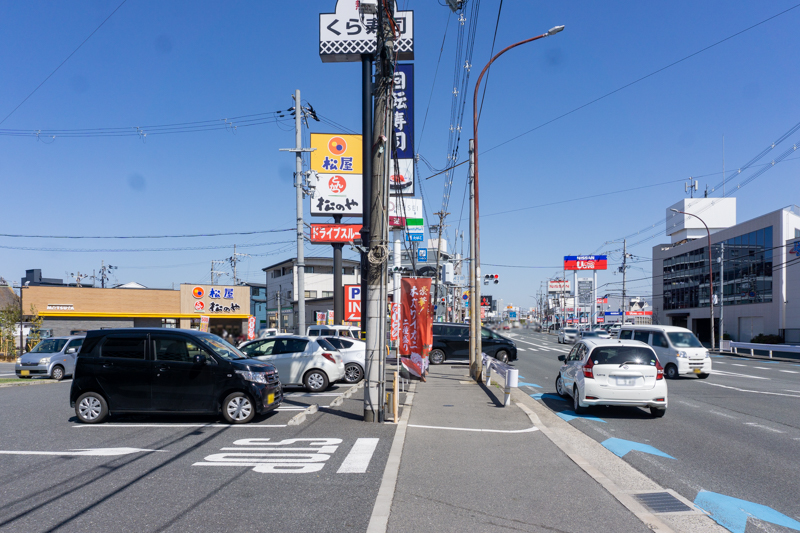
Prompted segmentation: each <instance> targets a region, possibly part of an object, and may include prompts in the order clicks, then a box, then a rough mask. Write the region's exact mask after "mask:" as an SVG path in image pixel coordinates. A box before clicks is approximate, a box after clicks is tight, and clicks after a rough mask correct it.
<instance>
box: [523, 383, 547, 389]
mask: <svg viewBox="0 0 800 533" xmlns="http://www.w3.org/2000/svg"><path fill="white" fill-rule="evenodd" d="M519 386H520V387H534V388H537V389H541V388H542V386H541V385H537V384H536V383H526V382H524V381H520V382H519Z"/></svg>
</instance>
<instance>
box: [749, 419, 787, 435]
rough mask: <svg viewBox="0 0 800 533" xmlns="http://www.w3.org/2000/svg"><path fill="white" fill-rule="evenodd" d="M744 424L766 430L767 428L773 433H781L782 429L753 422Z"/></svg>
mask: <svg viewBox="0 0 800 533" xmlns="http://www.w3.org/2000/svg"><path fill="white" fill-rule="evenodd" d="M744 425H746V426H753V427H754V428H761V429H766V430H769V431H773V432H775V433H783V431H780V430H778V429H775V428H771V427H769V426H762V425H761V424H756V423H755V422H745V423H744Z"/></svg>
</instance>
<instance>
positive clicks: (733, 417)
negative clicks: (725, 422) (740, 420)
mask: <svg viewBox="0 0 800 533" xmlns="http://www.w3.org/2000/svg"><path fill="white" fill-rule="evenodd" d="M709 413H711V414H713V415H719V416H724V417H725V418H732V419H734V420H736V417H735V416H731V415H726V414H725V413H720V412H719V411H709Z"/></svg>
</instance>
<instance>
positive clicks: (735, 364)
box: [731, 363, 747, 367]
mask: <svg viewBox="0 0 800 533" xmlns="http://www.w3.org/2000/svg"><path fill="white" fill-rule="evenodd" d="M731 364H732V365H733V366H743V367H747V365H740V364H738V363H731Z"/></svg>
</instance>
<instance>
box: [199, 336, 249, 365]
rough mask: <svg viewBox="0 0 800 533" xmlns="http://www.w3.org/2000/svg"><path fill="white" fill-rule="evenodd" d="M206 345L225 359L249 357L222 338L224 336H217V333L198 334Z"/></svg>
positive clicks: (233, 359)
mask: <svg viewBox="0 0 800 533" xmlns="http://www.w3.org/2000/svg"><path fill="white" fill-rule="evenodd" d="M198 337H200V338H201V339H203V341H204V342H205V343H206V345H207V346H208V347H209V348H211V349H212V350H213V351H214V353H215V354H217V355H218V356H220V357H222V358H223V359H228V360H232V361H235V360H237V359H247V356H246V355H244V354H243V353H242V352H240V351H239V350H237V349H236V348H234V347H233V345H231V344H230V343H228V341H226V340H224V339H222V337H217V336H216V335H212V334H211V333H206V334H201V335H198Z"/></svg>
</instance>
